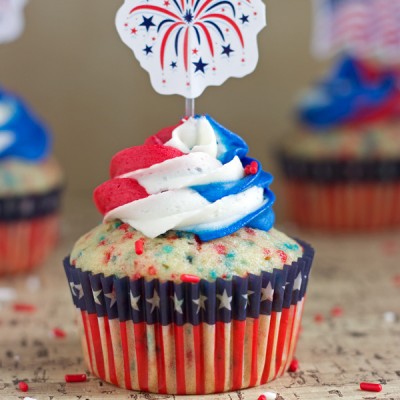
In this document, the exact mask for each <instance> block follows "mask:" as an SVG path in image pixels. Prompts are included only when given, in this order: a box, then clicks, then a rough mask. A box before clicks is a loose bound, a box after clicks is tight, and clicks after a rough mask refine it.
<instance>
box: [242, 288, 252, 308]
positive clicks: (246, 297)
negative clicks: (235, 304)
mask: <svg viewBox="0 0 400 400" xmlns="http://www.w3.org/2000/svg"><path fill="white" fill-rule="evenodd" d="M252 294H254V292H253V291H252V290H248V291H247V293H246V294H242V297H243V298H244V299H245V300H246V303H245V308H246V307H247V306H248V305H249V303H250V299H249V296H251V295H252Z"/></svg>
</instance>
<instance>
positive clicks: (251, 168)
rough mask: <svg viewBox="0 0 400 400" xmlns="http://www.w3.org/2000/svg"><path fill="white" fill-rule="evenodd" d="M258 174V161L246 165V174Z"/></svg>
mask: <svg viewBox="0 0 400 400" xmlns="http://www.w3.org/2000/svg"><path fill="white" fill-rule="evenodd" d="M257 172H258V163H257V161H252V162H251V163H250V164H248V165H246V166H245V168H244V173H245V174H246V175H255V174H256V173H257Z"/></svg>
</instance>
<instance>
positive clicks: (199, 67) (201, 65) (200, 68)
mask: <svg viewBox="0 0 400 400" xmlns="http://www.w3.org/2000/svg"><path fill="white" fill-rule="evenodd" d="M193 65H194V66H195V67H196V69H195V71H194V72H197V71H200V72H202V73H203V74H204V73H205V71H204V68H205V67H206V66H207V65H208V64H207V63H204V62H203V60H202V59H201V57H200V59H199V61H197V62H194V63H193Z"/></svg>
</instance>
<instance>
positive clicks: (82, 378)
mask: <svg viewBox="0 0 400 400" xmlns="http://www.w3.org/2000/svg"><path fill="white" fill-rule="evenodd" d="M65 382H67V383H78V382H86V374H69V375H65Z"/></svg>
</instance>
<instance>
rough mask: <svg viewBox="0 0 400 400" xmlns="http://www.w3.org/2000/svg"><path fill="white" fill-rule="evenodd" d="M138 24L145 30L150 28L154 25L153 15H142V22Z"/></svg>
mask: <svg viewBox="0 0 400 400" xmlns="http://www.w3.org/2000/svg"><path fill="white" fill-rule="evenodd" d="M140 26H144V27H145V28H146V31H147V32H148V31H149V30H150V28H151V27H152V26H156V24H155V23H154V22H153V16H151V17H149V18H146V17H145V16H143V22H142V23H141V24H140Z"/></svg>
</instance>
